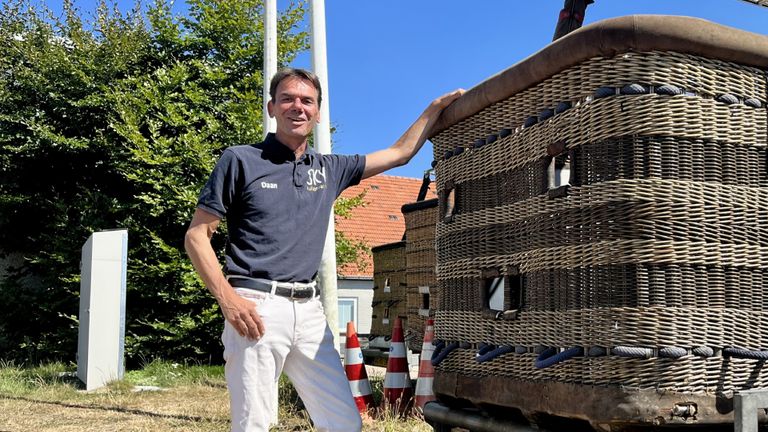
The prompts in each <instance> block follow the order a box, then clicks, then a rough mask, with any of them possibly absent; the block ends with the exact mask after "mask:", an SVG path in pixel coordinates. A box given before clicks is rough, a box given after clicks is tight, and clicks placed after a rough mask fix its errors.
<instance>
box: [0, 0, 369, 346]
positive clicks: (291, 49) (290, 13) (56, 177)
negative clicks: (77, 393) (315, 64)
mask: <svg viewBox="0 0 768 432" xmlns="http://www.w3.org/2000/svg"><path fill="white" fill-rule="evenodd" d="M187 5H188V8H189V9H188V11H187V13H186V14H185V15H177V14H174V13H173V12H172V10H171V7H170V4H169V3H166V2H165V1H164V0H157V1H156V2H155V3H154V4H153V5H151V6H150V7H149V8H148V10H147V11H146V12H142V11H141V9H140V7H138V6H137V7H136V8H135V9H134V10H133V11H132V12H128V13H123V12H120V11H119V10H118V9H117V8H116V7H115V5H113V4H107V3H104V2H102V3H100V4H99V6H98V8H97V10H96V11H95V14H94V18H93V19H92V20H91V21H84V20H83V18H82V17H81V16H82V14H81V13H80V12H79V11H78V10H76V9H75V8H74V7H73V5H72V4H71V2H65V3H64V7H63V13H62V16H61V17H57V16H53V14H51V13H50V12H49V11H47V10H44V9H41V8H39V7H36V6H34V4H33V3H32V2H31V1H30V0H9V1H6V2H4V3H3V5H2V11H0V50H1V52H2V55H0V228H2V229H0V249H2V251H3V253H4V255H5V262H6V263H7V264H8V263H10V264H8V265H9V266H8V268H6V269H5V273H6V275H5V277H4V278H3V279H2V283H1V284H0V302H2V304H3V305H4V308H5V312H4V314H2V316H1V317H0V352H2V353H3V354H1V355H0V357H6V358H16V359H22V360H27V361H38V360H42V359H50V358H59V359H65V360H67V359H73V358H74V352H75V351H76V344H77V342H76V341H77V335H76V325H77V316H76V315H77V311H78V307H79V306H78V305H79V303H78V302H79V297H78V296H79V283H80V281H79V261H80V252H81V251H80V248H81V247H82V244H83V243H84V242H85V240H86V239H87V238H88V236H89V235H90V234H91V233H92V232H94V231H99V230H104V229H111V228H126V229H128V231H129V257H128V259H129V261H128V262H129V264H128V265H129V268H128V281H127V287H128V297H127V316H128V320H127V323H126V355H127V356H128V358H129V360H138V359H142V358H152V357H156V356H162V357H166V358H175V359H191V358H195V359H200V360H209V356H210V355H211V353H217V352H218V351H219V350H220V348H219V343H218V335H219V334H220V331H221V327H220V326H221V319H220V315H219V312H218V308H217V306H216V304H215V302H214V301H213V299H212V297H211V296H210V295H209V294H208V293H207V291H206V290H205V288H204V287H203V286H202V283H201V281H200V280H199V279H198V277H197V276H196V274H195V272H194V270H193V268H192V267H191V264H190V262H189V260H188V259H187V257H186V255H185V254H184V252H183V236H184V232H185V231H186V227H187V225H188V223H189V220H190V219H191V216H192V213H193V211H194V206H195V202H196V199H197V195H198V193H199V191H200V189H201V187H202V185H203V183H204V182H205V180H206V179H207V177H208V175H209V173H210V171H211V169H212V168H213V166H214V164H215V162H216V160H217V159H218V157H219V155H220V154H221V151H222V150H223V149H224V148H225V147H227V146H231V145H237V144H244V143H253V142H256V141H259V140H260V138H261V136H262V129H261V116H262V102H263V101H262V97H261V89H262V83H263V79H264V77H263V76H262V73H261V65H262V54H263V53H262V47H263V24H262V21H261V18H260V15H261V14H262V8H263V5H262V1H261V0H187ZM303 14H304V5H303V4H302V3H299V4H294V5H291V6H290V7H289V8H288V9H287V10H286V11H284V12H283V13H282V14H281V15H280V17H279V18H278V21H279V23H278V40H279V53H280V54H279V57H278V63H279V64H280V65H287V64H289V63H290V62H291V61H292V60H293V59H294V57H295V56H296V55H297V54H298V53H299V52H301V51H302V50H304V49H306V45H307V35H306V34H305V32H303V31H300V29H299V25H300V23H301V20H302V19H303ZM342 207H343V208H345V207H344V206H342ZM347 207H348V206H347ZM343 208H342V210H343ZM224 228H225V227H224ZM222 237H223V236H222V235H221V234H218V235H217V236H215V237H214V244H215V246H216V247H217V248H218V249H219V250H221V248H222V246H223V238H222ZM353 249H354V246H353ZM349 259H356V255H355V254H352V255H350V254H349V253H347V254H346V255H345V256H343V257H341V258H340V262H342V263H343V262H344V261H345V260H349Z"/></svg>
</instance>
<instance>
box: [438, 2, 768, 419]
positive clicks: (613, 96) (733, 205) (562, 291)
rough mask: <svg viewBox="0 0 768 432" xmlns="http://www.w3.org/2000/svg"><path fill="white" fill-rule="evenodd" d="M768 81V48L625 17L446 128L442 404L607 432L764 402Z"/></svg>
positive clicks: (441, 133)
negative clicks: (735, 400) (740, 396)
mask: <svg viewBox="0 0 768 432" xmlns="http://www.w3.org/2000/svg"><path fill="white" fill-rule="evenodd" d="M767 69H768V38H767V37H764V36H759V35H754V34H749V33H746V32H742V31H739V30H735V29H729V28H725V27H722V26H718V25H715V24H712V23H709V22H706V21H702V20H697V19H691V18H682V17H660V16H652V17H651V16H636V17H626V18H620V19H613V20H609V21H604V22H602V23H598V24H595V25H592V26H588V27H585V28H583V29H581V30H579V31H576V32H574V33H572V34H571V35H569V36H567V37H565V38H563V39H561V40H559V41H557V42H555V43H553V44H552V45H550V46H549V47H547V48H546V49H544V50H542V51H541V52H540V53H538V54H537V55H535V56H532V57H530V58H528V59H526V60H525V61H524V62H522V63H520V64H518V65H516V66H514V67H512V68H510V69H508V70H507V71H504V72H502V73H501V74H498V75H496V76H495V77H493V78H491V79H489V80H488V81H486V82H484V83H482V84H481V85H479V86H477V87H475V88H474V89H472V90H470V91H469V92H468V93H467V94H465V95H464V96H463V97H462V98H461V99H459V100H458V101H457V102H456V103H454V104H453V105H452V106H451V107H449V109H448V110H446V112H445V113H444V114H443V117H442V118H441V120H440V122H439V124H438V125H437V126H435V128H434V129H433V130H432V133H431V138H430V139H431V141H432V142H433V143H434V147H433V148H434V150H435V159H436V160H437V161H438V164H437V167H436V171H437V183H438V188H437V189H438V194H439V196H440V205H439V219H440V221H439V223H438V225H437V237H436V248H437V277H438V284H439V290H440V292H441V296H442V299H441V302H440V305H439V308H438V311H437V313H436V324H435V325H436V337H437V339H439V340H441V341H443V342H444V343H445V346H446V348H444V349H442V350H440V349H438V350H437V355H436V357H435V358H434V359H435V361H436V362H438V366H437V368H436V369H437V372H436V376H435V384H434V388H435V392H436V393H437V394H438V396H439V397H441V399H445V400H455V399H464V400H469V401H471V402H473V403H475V404H476V405H481V406H486V407H487V406H501V407H511V408H516V409H518V410H519V411H521V412H522V413H523V414H525V415H529V416H530V415H535V414H536V413H542V414H549V415H556V416H563V417H570V418H579V419H587V420H588V421H590V422H591V423H592V424H594V425H598V424H599V425H601V427H602V428H603V429H610V428H612V427H623V426H626V425H627V424H633V423H641V424H680V425H683V424H684V425H694V424H710V423H723V422H730V421H733V415H732V399H731V398H732V395H733V392H734V391H737V390H742V389H752V388H759V387H768V371H766V369H765V368H764V365H763V363H764V362H763V360H760V359H768V351H767V350H768V319H766V317H767V315H766V311H768V295H766V294H765V292H766V288H768V271H766V268H767V267H768V189H766V187H767V186H768V172H767V169H768V166H767V164H766V161H767V158H768V154H767V152H766V139H767V136H768V125H767V124H766V123H767V120H768V116H767V113H766V98H767V90H766V89H767V88H768V83H767V80H766V77H767V74H766V70H767ZM441 346H442V345H441ZM585 390H588V391H585ZM577 395H578V396H577ZM532 413H533V414H532Z"/></svg>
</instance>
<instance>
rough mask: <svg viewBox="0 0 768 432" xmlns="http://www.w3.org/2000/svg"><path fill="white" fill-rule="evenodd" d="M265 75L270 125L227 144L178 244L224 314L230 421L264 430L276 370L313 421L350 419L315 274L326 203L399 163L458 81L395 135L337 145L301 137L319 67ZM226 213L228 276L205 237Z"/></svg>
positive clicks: (325, 426) (338, 425)
mask: <svg viewBox="0 0 768 432" xmlns="http://www.w3.org/2000/svg"><path fill="white" fill-rule="evenodd" d="M270 84H271V85H270V97H271V100H270V101H269V102H268V104H267V110H268V112H269V115H270V117H274V118H275V120H276V122H277V132H276V133H275V134H269V135H268V136H267V138H266V139H265V140H264V142H262V143H259V144H255V145H246V146H234V147H230V148H227V149H226V150H225V151H224V153H223V154H222V156H221V159H220V160H219V162H218V164H217V165H216V167H215V168H214V170H213V173H212V174H211V177H210V179H209V180H208V183H207V184H206V185H205V187H204V188H203V191H202V193H201V194H200V199H199V201H198V208H197V209H196V211H195V214H194V216H193V218H192V222H191V223H190V226H189V229H188V231H187V235H186V238H185V247H186V249H187V253H188V254H189V256H190V258H191V260H192V263H193V264H194V266H195V269H196V270H197V272H198V273H199V274H200V277H201V278H202V280H203V282H204V283H205V285H206V286H207V287H208V289H209V290H210V291H211V293H212V294H213V296H214V297H215V298H216V300H217V301H218V303H219V306H220V307H221V311H222V313H223V314H224V318H225V323H224V333H223V334H222V341H223V343H224V359H225V361H226V366H225V375H226V379H227V387H228V389H229V393H230V409H231V412H232V430H233V431H246V430H247V431H267V429H268V428H269V424H270V421H271V420H273V419H276V417H277V406H276V405H277V404H276V402H277V381H278V378H279V377H280V374H281V372H285V373H286V375H288V377H289V378H290V379H291V381H292V382H293V384H294V386H295V387H296V390H297V392H298V393H299V396H301V399H302V401H303V402H304V404H305V406H306V407H307V410H308V411H309V414H310V416H311V417H312V420H313V422H314V425H315V427H316V428H317V429H318V430H321V431H359V430H360V429H361V427H362V426H361V420H360V416H359V414H358V411H357V407H356V405H355V403H354V399H353V397H352V393H351V391H350V389H349V383H348V381H347V379H346V375H345V373H344V369H343V367H342V365H341V361H340V359H339V354H338V352H336V350H335V348H334V345H333V339H332V334H331V332H330V329H329V328H328V326H327V323H326V321H325V316H324V312H323V308H322V304H321V303H320V300H319V298H318V296H319V287H317V286H316V284H315V282H314V278H315V276H316V275H317V269H318V267H319V264H320V257H321V254H322V250H323V244H324V241H325V232H326V230H327V226H328V218H329V216H330V213H331V208H332V206H333V202H334V200H335V199H336V198H337V197H338V196H339V194H340V193H341V192H342V191H343V190H344V189H345V188H346V187H348V186H351V185H354V184H357V183H359V182H360V180H361V179H363V178H367V177H370V176H373V175H376V174H379V173H381V172H383V171H385V170H387V169H389V168H392V167H395V166H399V165H403V164H405V163H407V162H408V161H409V160H410V159H411V158H412V157H413V155H415V154H416V152H417V151H418V150H419V149H420V148H421V146H422V145H423V144H424V142H425V140H426V136H425V134H426V133H427V131H428V130H429V129H430V127H431V126H432V124H433V123H434V122H435V121H436V120H437V117H438V116H439V115H440V112H441V111H442V110H443V108H445V107H446V106H448V105H449V104H450V103H451V102H452V101H453V100H455V99H456V98H458V97H459V96H460V95H461V94H462V93H463V90H457V91H454V92H452V93H449V94H446V95H444V96H442V97H440V98H438V99H436V100H435V101H433V102H432V103H431V104H430V105H429V107H427V109H426V110H425V111H424V112H423V113H422V115H421V116H420V117H419V118H418V119H417V120H416V122H414V124H413V125H411V126H410V128H408V130H407V131H406V132H405V134H403V136H402V137H400V139H398V141H397V142H396V143H395V144H394V145H392V147H390V148H388V149H385V150H380V151H377V152H375V153H371V154H369V155H367V156H360V155H356V156H340V155H320V154H318V153H316V152H315V151H313V150H312V149H311V148H309V147H308V146H307V138H308V137H309V135H310V134H311V132H312V129H313V127H314V126H315V124H317V122H318V120H319V116H320V114H319V112H320V103H321V98H322V91H321V88H320V82H319V80H318V79H317V77H316V76H315V75H314V74H312V73H311V72H308V71H305V70H301V69H284V70H282V71H280V72H278V73H277V74H276V75H275V77H274V78H273V79H272V82H271V83H270ZM224 217H226V218H227V223H228V229H229V242H228V246H227V256H226V268H225V271H226V276H225V274H224V273H223V272H222V270H221V268H220V267H219V262H218V260H217V259H216V256H215V253H214V251H213V248H212V247H211V243H210V238H211V236H212V235H213V233H214V232H215V231H216V228H217V227H218V225H219V222H220V221H221V219H223V218H224Z"/></svg>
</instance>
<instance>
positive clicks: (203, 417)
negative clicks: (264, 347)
mask: <svg viewBox="0 0 768 432" xmlns="http://www.w3.org/2000/svg"><path fill="white" fill-rule="evenodd" d="M75 370H76V367H75V366H74V365H67V364H63V363H51V364H46V365H42V366H37V367H23V366H18V365H15V364H13V363H8V362H2V361H0V413H2V415H0V432H6V431H32V430H34V431H51V432H52V431H64V432H68V431H73V432H74V431H78V432H80V431H105V430H109V431H191V432H214V431H216V432H223V431H228V430H229V403H228V401H229V398H228V396H227V389H226V384H225V382H224V371H223V368H222V367H220V366H203V365H180V364H175V363H170V362H163V361H153V362H152V363H149V364H147V365H146V366H145V367H144V368H143V369H141V370H135V371H129V372H127V373H126V374H125V376H124V378H123V379H122V380H120V381H114V382H112V383H110V384H109V385H108V386H106V387H105V388H103V389H99V390H97V391H92V392H85V391H82V389H81V388H82V386H81V384H80V383H79V380H78V379H77V378H76V377H75ZM136 386H156V387H160V388H161V389H162V390H159V391H136V390H137V387H136ZM371 386H372V387H373V389H374V398H375V399H376V400H380V399H381V387H382V379H381V377H378V378H374V377H372V378H371ZM280 401H281V404H280V411H279V416H280V425H279V426H276V427H275V428H273V429H272V430H273V431H305V430H312V427H311V423H310V421H309V416H308V415H307V413H306V411H305V410H304V409H303V405H302V404H301V400H300V399H299V398H298V396H297V395H296V392H295V390H294V389H293V387H292V386H291V384H290V383H289V382H288V381H287V380H285V379H281V383H280ZM363 430H364V431H366V432H374V431H386V432H406V431H408V432H411V431H424V432H427V431H431V430H432V429H431V428H430V427H429V426H428V425H427V424H426V423H424V422H422V421H421V420H419V419H416V418H412V417H411V418H406V419H401V418H400V417H399V416H398V415H397V413H395V412H392V411H389V410H385V411H384V412H380V413H378V414H377V419H376V420H374V421H369V422H366V423H365V425H364V428H363Z"/></svg>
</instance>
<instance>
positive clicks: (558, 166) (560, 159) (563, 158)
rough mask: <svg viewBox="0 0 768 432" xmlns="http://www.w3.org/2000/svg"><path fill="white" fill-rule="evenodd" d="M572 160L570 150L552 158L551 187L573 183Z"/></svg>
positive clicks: (550, 165)
mask: <svg viewBox="0 0 768 432" xmlns="http://www.w3.org/2000/svg"><path fill="white" fill-rule="evenodd" d="M571 161H572V155H571V153H570V152H568V153H563V154H560V155H558V156H556V157H553V158H552V161H551V162H550V164H549V173H548V178H549V188H550V189H556V188H559V187H561V186H566V185H570V184H571Z"/></svg>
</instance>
